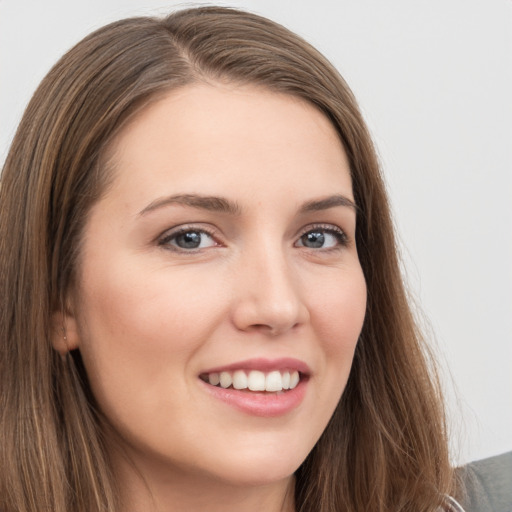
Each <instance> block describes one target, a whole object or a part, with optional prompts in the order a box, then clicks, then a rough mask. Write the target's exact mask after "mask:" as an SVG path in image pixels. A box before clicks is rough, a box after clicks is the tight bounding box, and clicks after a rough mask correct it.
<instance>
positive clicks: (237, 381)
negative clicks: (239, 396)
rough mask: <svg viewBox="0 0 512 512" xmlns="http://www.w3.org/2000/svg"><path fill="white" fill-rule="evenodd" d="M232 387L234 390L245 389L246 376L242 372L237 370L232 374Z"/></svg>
mask: <svg viewBox="0 0 512 512" xmlns="http://www.w3.org/2000/svg"><path fill="white" fill-rule="evenodd" d="M233 387H234V388H235V389H247V375H245V372H244V371H243V370H237V371H236V372H235V373H234V374H233Z"/></svg>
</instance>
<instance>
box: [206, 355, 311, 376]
mask: <svg viewBox="0 0 512 512" xmlns="http://www.w3.org/2000/svg"><path fill="white" fill-rule="evenodd" d="M235 370H259V371H261V372H271V371H275V370H278V371H284V370H297V371H298V372H300V373H302V374H304V375H309V374H310V373H311V370H310V368H309V366H308V365H307V364H306V363H305V362H304V361H301V360H299V359H295V358H293V357H281V358H278V359H267V358H253V359H245V360H243V361H237V362H235V363H230V364H226V365H222V366H215V367H214V368H208V369H206V370H204V371H202V372H201V375H202V374H205V373H220V372H230V371H235Z"/></svg>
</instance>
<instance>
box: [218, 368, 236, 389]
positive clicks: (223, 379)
mask: <svg viewBox="0 0 512 512" xmlns="http://www.w3.org/2000/svg"><path fill="white" fill-rule="evenodd" d="M232 382H233V380H232V379H231V374H230V373H229V372H221V373H220V385H221V386H222V387H223V388H229V386H231V384H232Z"/></svg>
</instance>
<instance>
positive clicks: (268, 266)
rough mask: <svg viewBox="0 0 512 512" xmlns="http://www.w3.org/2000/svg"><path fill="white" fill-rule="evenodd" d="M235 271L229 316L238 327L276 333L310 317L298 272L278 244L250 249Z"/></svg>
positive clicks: (271, 334)
mask: <svg viewBox="0 0 512 512" xmlns="http://www.w3.org/2000/svg"><path fill="white" fill-rule="evenodd" d="M236 274H237V275H236V276H234V277H235V278H236V287H235V289H236V293H235V296H234V297H233V299H234V300H233V311H232V318H233V323H234V324H235V326H236V328H237V329H239V330H241V331H245V332H260V333H262V334H265V335H269V336H278V335H280V334H283V333H286V332H288V331H290V330H291V329H293V328H295V327H297V326H299V325H302V324H304V323H306V322H307V321H308V320H309V310H308V307H307V305H306V303H305V301H304V300H303V297H302V293H301V286H300V282H299V276H298V275H297V272H296V271H294V269H293V268H292V265H291V264H290V263H289V262H288V261H287V258H286V255H285V254H284V251H283V250H282V249H281V248H269V247H268V246H267V247H266V248H265V247H260V248H259V250H257V251H250V256H247V257H242V259H241V261H240V262H239V269H238V272H237V273H236Z"/></svg>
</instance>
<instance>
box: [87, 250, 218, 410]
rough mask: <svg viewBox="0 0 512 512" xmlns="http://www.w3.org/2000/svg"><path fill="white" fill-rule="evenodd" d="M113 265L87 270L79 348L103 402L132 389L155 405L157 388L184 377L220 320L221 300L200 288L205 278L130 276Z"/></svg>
mask: <svg viewBox="0 0 512 512" xmlns="http://www.w3.org/2000/svg"><path fill="white" fill-rule="evenodd" d="M115 261H116V265H115V266H110V267H109V268H107V267H106V266H105V264H104V265H103V268H102V266H101V264H97V265H95V266H94V273H93V272H90V273H89V275H88V274H87V273H86V272H84V276H83V281H82V282H83V286H82V290H81V296H80V304H81V306H82V307H81V310H80V314H79V331H80V333H81V340H80V342H79V347H80V351H81V353H82V356H83V359H84V363H85V366H86V368H87V373H88V375H89V379H90V381H91V386H92V387H93V391H94V394H95V395H96V396H97V398H98V399H99V400H100V401H101V397H103V399H104V400H105V399H107V398H108V399H109V400H115V399H119V398H120V395H121V394H123V395H124V396H129V393H130V392H131V393H133V394H134V395H135V394H137V395H139V394H141V393H144V395H146V397H147V399H148V400H149V401H150V402H154V401H155V400H158V398H157V397H158V395H159V393H157V392H156V390H158V389H167V388H168V387H169V385H173V386H179V385H180V382H182V381H183V380H184V379H183V375H184V373H185V372H186V371H187V368H188V367H187V363H188V362H189V361H190V359H191V358H192V357H193V355H194V354H195V352H196V351H197V350H199V348H200V347H201V346H202V344H203V343H204V341H205V340H207V339H208V337H209V335H210V333H211V331H212V330H213V329H214V328H215V326H216V323H217V322H218V319H219V318H220V317H221V309H220V308H221V304H222V301H221V300H219V297H218V292H217V291H216V290H218V287H217V286H215V287H214V286H210V285H211V284H212V283H206V285H207V286H206V287H205V286H204V284H205V283H204V276H203V278H202V279H198V277H197V276H193V275H190V273H187V272H179V271H177V270H176V269H169V268H168V269H161V268H158V269H157V268H154V267H149V268H143V267H141V266H139V267H138V268H137V271H134V270H133V269H134V268H136V267H135V265H133V263H132V262H130V261H127V262H123V260H122V259H121V258H119V259H115ZM130 269H131V271H130ZM199 288H200V289H201V292H200V290H199ZM205 290H208V291H205ZM170 381H172V382H170ZM142 384H143V386H142ZM107 395H109V397H110V398H109V397H107ZM118 395H119V396H118ZM160 395H161V393H160Z"/></svg>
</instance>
